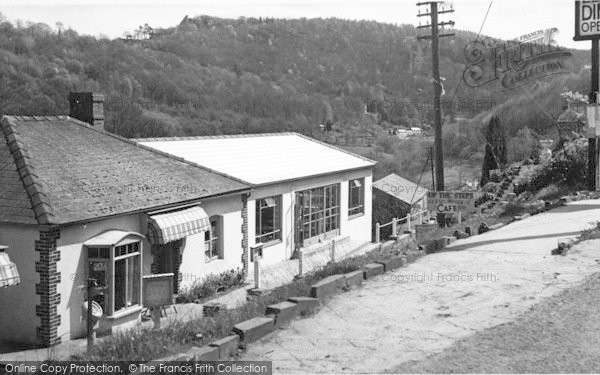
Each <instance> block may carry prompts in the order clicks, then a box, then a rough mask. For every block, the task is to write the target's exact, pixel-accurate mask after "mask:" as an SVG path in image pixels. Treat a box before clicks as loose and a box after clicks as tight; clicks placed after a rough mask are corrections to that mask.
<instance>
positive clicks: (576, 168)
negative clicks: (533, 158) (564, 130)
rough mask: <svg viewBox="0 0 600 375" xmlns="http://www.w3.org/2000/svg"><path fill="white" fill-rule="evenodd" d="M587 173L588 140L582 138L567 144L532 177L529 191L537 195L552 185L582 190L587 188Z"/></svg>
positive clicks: (528, 187) (528, 185)
mask: <svg viewBox="0 0 600 375" xmlns="http://www.w3.org/2000/svg"><path fill="white" fill-rule="evenodd" d="M586 171H587V140H586V139H583V138H582V139H577V140H575V141H573V142H568V143H565V144H564V145H563V146H562V149H560V150H558V151H557V152H556V153H555V155H554V156H553V158H552V160H550V161H549V162H548V163H547V164H545V165H544V166H543V167H542V168H541V169H540V170H538V171H537V172H536V173H535V174H534V175H533V176H532V178H531V179H530V181H529V183H528V184H527V190H528V191H530V192H532V193H535V192H538V191H540V190H541V189H542V188H544V187H546V186H549V185H551V184H555V185H558V186H565V187H568V188H570V189H575V190H581V189H583V188H585V183H586Z"/></svg>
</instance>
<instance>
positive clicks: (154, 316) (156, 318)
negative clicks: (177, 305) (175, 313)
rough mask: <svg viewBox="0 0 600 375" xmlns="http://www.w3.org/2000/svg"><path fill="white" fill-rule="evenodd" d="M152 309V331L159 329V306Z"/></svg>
mask: <svg viewBox="0 0 600 375" xmlns="http://www.w3.org/2000/svg"><path fill="white" fill-rule="evenodd" d="M151 309H152V321H153V322H154V327H153V328H154V329H160V310H161V306H154V307H152V308H151Z"/></svg>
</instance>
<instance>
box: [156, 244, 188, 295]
mask: <svg viewBox="0 0 600 375" xmlns="http://www.w3.org/2000/svg"><path fill="white" fill-rule="evenodd" d="M182 243H183V240H177V241H172V242H169V243H166V244H164V245H159V250H158V264H159V273H173V275H174V276H173V293H175V294H177V293H178V292H179V282H180V280H179V277H178V276H179V266H180V265H181V250H182V249H181V245H182Z"/></svg>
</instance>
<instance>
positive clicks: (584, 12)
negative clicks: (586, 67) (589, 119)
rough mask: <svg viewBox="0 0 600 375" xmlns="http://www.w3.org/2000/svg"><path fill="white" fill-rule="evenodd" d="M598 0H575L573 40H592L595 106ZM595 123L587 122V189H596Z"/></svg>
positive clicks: (599, 81)
mask: <svg viewBox="0 0 600 375" xmlns="http://www.w3.org/2000/svg"><path fill="white" fill-rule="evenodd" d="M598 24H600V1H598V0H576V1H575V36H574V37H573V40H576V41H580V40H591V41H592V74H591V79H592V81H591V90H590V95H589V101H588V102H589V104H590V106H596V105H597V104H598V103H599V102H600V100H599V99H600V98H598V91H600V47H599V39H600V29H598V27H597V25H598ZM597 127H598V124H597V123H589V124H588V126H587V131H588V174H587V185H588V190H591V191H596V189H597V188H598V186H596V185H597V184H596V178H597V176H598V163H597V160H598V137H597V136H596V134H597V130H598V129H597Z"/></svg>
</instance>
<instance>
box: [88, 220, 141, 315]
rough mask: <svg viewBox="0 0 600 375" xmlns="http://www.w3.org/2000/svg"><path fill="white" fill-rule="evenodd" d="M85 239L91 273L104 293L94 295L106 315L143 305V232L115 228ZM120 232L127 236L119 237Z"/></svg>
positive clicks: (90, 275) (89, 272) (89, 274)
mask: <svg viewBox="0 0 600 375" xmlns="http://www.w3.org/2000/svg"><path fill="white" fill-rule="evenodd" d="M112 232H117V233H109V235H106V234H105V235H100V236H98V238H94V239H92V240H89V241H86V243H85V244H84V246H85V247H86V248H87V258H88V276H89V277H90V278H92V279H94V280H95V282H96V286H97V287H99V288H100V289H102V291H103V293H102V294H101V295H98V296H96V297H95V300H96V302H98V303H99V304H100V306H102V310H103V311H104V314H105V315H108V316H111V315H114V314H115V313H118V312H121V311H124V310H127V309H129V308H132V307H136V306H140V305H141V303H142V301H141V289H142V287H141V278H142V242H141V239H140V238H139V237H138V236H140V237H141V235H138V234H135V235H129V234H127V233H124V232H121V231H112ZM119 235H121V236H123V235H125V237H121V238H119ZM109 237H112V239H115V238H116V240H115V241H111V240H110V238H109Z"/></svg>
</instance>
